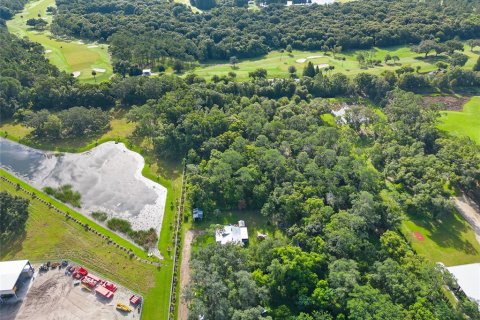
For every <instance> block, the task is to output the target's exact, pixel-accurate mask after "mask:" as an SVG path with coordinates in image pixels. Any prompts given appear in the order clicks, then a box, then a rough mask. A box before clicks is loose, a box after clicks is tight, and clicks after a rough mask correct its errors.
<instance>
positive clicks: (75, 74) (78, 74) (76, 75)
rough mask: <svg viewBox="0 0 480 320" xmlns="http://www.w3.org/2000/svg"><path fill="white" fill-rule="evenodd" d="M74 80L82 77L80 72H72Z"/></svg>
mask: <svg viewBox="0 0 480 320" xmlns="http://www.w3.org/2000/svg"><path fill="white" fill-rule="evenodd" d="M72 74H73V77H74V78H78V77H80V74H81V72H80V71H73V72H72Z"/></svg>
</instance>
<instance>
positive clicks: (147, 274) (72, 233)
mask: <svg viewBox="0 0 480 320" xmlns="http://www.w3.org/2000/svg"><path fill="white" fill-rule="evenodd" d="M0 191H8V192H9V193H12V194H15V195H19V196H22V197H26V195H25V193H23V192H21V191H17V190H16V189H15V188H14V187H13V186H11V185H10V184H7V183H6V182H4V181H0ZM28 198H29V197H28ZM30 203H31V205H30V209H29V210H30V216H29V219H28V221H27V226H26V232H25V234H22V235H20V236H19V238H18V239H17V241H16V242H14V243H13V244H10V245H8V246H2V247H1V251H0V259H1V260H10V259H30V260H32V261H46V260H55V259H60V258H65V259H70V260H73V261H75V262H77V263H80V264H82V265H84V266H86V267H87V268H89V269H92V270H94V271H96V272H98V273H100V274H102V275H104V276H106V277H108V278H109V279H111V280H112V281H115V282H118V283H120V284H122V285H124V286H126V287H128V288H130V289H132V290H135V291H137V292H139V293H141V294H142V295H143V296H144V298H145V303H144V306H143V314H142V316H143V319H166V318H167V314H168V313H167V309H168V296H169V289H170V286H169V283H170V277H171V262H170V260H165V261H163V262H162V266H161V267H159V268H158V267H156V266H152V265H149V264H145V263H141V262H139V261H137V260H135V259H130V258H129V257H128V255H127V254H126V253H125V252H123V251H121V250H119V249H117V248H116V247H114V246H112V245H109V244H107V242H106V241H105V240H102V239H101V238H100V237H98V236H96V235H94V234H93V233H91V232H86V231H85V230H84V229H83V228H82V227H81V226H79V225H78V224H76V223H74V222H72V221H67V220H66V219H65V217H63V216H62V215H60V214H58V213H56V212H54V211H53V210H52V209H50V208H49V207H48V206H46V205H45V204H43V203H41V202H40V201H38V200H34V199H30Z"/></svg>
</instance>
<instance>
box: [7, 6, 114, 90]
mask: <svg viewBox="0 0 480 320" xmlns="http://www.w3.org/2000/svg"><path fill="white" fill-rule="evenodd" d="M55 6H56V5H55V0H38V1H33V2H29V3H28V4H27V5H26V6H25V8H24V9H23V11H22V12H20V13H18V14H16V15H15V17H14V18H13V19H12V20H9V21H7V27H8V30H9V31H10V32H11V33H13V34H15V35H17V36H19V37H21V38H23V37H27V38H28V39H29V40H30V41H33V42H38V43H40V44H41V45H42V46H43V47H44V48H45V55H46V57H47V58H48V60H49V61H50V62H51V63H52V64H54V65H55V66H57V67H58V68H59V69H60V70H62V71H65V72H67V73H72V74H75V75H76V76H77V77H78V79H79V80H80V81H82V82H88V83H94V82H100V81H103V80H107V79H108V78H109V77H110V76H111V75H112V65H111V64H110V56H109V54H108V46H107V45H105V44H93V43H92V44H84V43H82V42H81V41H78V40H75V39H72V40H61V39H57V38H55V37H54V36H53V35H52V34H51V32H50V30H49V26H47V28H45V30H43V31H38V30H34V29H33V28H31V27H30V26H27V24H26V22H27V20H28V19H32V18H34V19H38V18H39V15H40V17H41V18H42V19H45V20H46V21H47V22H48V23H49V25H50V23H51V22H52V19H53V16H52V15H50V14H47V8H48V7H55ZM94 69H95V71H96V76H95V77H94V76H93V75H92V71H93V70H94Z"/></svg>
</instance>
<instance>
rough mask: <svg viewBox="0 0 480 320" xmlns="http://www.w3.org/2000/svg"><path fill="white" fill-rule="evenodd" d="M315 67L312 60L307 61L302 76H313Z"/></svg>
mask: <svg viewBox="0 0 480 320" xmlns="http://www.w3.org/2000/svg"><path fill="white" fill-rule="evenodd" d="M315 74H316V72H315V67H314V66H313V63H312V61H308V63H307V66H306V67H305V68H304V69H303V76H304V77H310V78H313V77H315Z"/></svg>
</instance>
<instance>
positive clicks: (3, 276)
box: [0, 260, 34, 299]
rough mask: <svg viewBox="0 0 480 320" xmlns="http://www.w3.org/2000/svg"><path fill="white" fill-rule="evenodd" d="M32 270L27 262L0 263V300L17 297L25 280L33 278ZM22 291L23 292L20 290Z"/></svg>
mask: <svg viewBox="0 0 480 320" xmlns="http://www.w3.org/2000/svg"><path fill="white" fill-rule="evenodd" d="M33 273H34V269H33V267H32V265H31V264H30V261H28V260H16V261H1V262H0V299H2V298H5V297H11V296H14V297H15V298H19V297H18V293H19V289H23V288H22V284H23V282H24V281H25V280H27V279H30V278H31V277H32V276H33ZM22 291H23V290H22Z"/></svg>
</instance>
